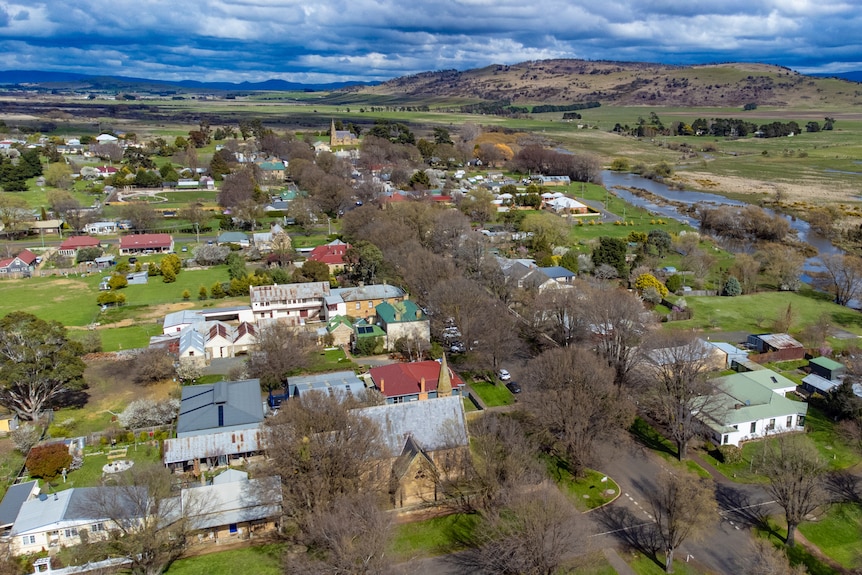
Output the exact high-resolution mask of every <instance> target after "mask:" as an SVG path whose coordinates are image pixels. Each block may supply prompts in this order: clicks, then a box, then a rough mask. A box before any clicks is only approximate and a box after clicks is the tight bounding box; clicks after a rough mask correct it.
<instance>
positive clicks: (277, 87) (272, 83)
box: [0, 70, 374, 92]
mask: <svg viewBox="0 0 862 575" xmlns="http://www.w3.org/2000/svg"><path fill="white" fill-rule="evenodd" d="M373 84H374V83H371V82H332V83H328V84H301V83H297V82H286V81H284V80H266V81H263V82H240V83H234V82H197V81H194V80H182V81H178V82H172V81H168V80H151V79H147V78H130V77H126V76H93V75H88V74H73V73H68V72H43V71H39V70H4V71H0V85H20V86H30V87H37V88H42V89H58V90H63V89H65V90H69V89H74V90H88V89H89V90H149V91H169V90H172V89H173V90H182V91H201V90H214V91H223V92H255V91H280V92H285V91H319V90H337V89H339V88H344V87H347V86H369V85H373Z"/></svg>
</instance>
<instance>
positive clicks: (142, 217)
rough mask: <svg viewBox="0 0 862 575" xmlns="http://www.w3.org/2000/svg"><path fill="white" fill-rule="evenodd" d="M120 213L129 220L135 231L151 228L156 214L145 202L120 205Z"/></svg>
mask: <svg viewBox="0 0 862 575" xmlns="http://www.w3.org/2000/svg"><path fill="white" fill-rule="evenodd" d="M120 215H121V216H122V217H123V219H125V220H129V222H130V224H131V226H132V229H133V230H135V231H137V232H146V231H150V230H152V229H153V227H154V226H155V223H156V220H157V219H158V217H159V216H158V214H157V213H156V210H154V209H153V208H152V207H150V205H149V204H147V203H145V202H130V203H128V204H123V205H121V206H120Z"/></svg>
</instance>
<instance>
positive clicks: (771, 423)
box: [766, 418, 775, 431]
mask: <svg viewBox="0 0 862 575" xmlns="http://www.w3.org/2000/svg"><path fill="white" fill-rule="evenodd" d="M773 429H775V419H774V418H773V419H770V420H769V426H768V427H767V428H766V431H772V430H773Z"/></svg>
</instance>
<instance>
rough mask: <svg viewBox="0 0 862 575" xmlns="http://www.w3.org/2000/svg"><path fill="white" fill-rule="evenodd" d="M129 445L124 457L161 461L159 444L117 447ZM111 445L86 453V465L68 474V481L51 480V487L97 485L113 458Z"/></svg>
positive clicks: (153, 462) (62, 488)
mask: <svg viewBox="0 0 862 575" xmlns="http://www.w3.org/2000/svg"><path fill="white" fill-rule="evenodd" d="M124 447H128V450H127V452H126V455H125V456H124V457H123V459H129V460H132V461H134V462H135V465H145V464H147V463H152V464H158V463H160V462H161V454H160V453H159V447H158V445H153V444H148V445H143V444H139V445H137V449H136V447H135V445H134V444H131V445H126V444H123V445H117V446H116V448H115V449H122V448H124ZM109 451H111V449H110V448H109V447H104V448H102V449H100V450H99V451H97V452H87V453H85V455H84V465H83V466H82V467H81V468H80V469H76V470H75V471H70V472H69V474H68V475H67V476H66V481H65V482H63V478H62V477H60V478H58V479H55V480H54V481H52V482H51V489H53V490H55V491H63V490H64V489H71V488H73V487H96V486H98V485H99V483H100V481H101V480H102V468H103V467H104V466H105V465H106V464H107V463H108V462H109V461H113V459H111V460H109V459H108V452H109Z"/></svg>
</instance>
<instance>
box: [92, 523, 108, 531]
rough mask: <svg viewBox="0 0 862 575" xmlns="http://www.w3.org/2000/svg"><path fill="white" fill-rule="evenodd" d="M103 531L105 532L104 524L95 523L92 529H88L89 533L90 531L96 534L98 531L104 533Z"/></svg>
mask: <svg viewBox="0 0 862 575" xmlns="http://www.w3.org/2000/svg"><path fill="white" fill-rule="evenodd" d="M104 530H105V524H104V523H95V524H94V525H93V527H92V528H91V529H90V531H92V532H93V533H98V532H99V531H104Z"/></svg>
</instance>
